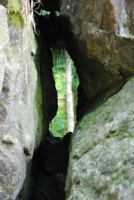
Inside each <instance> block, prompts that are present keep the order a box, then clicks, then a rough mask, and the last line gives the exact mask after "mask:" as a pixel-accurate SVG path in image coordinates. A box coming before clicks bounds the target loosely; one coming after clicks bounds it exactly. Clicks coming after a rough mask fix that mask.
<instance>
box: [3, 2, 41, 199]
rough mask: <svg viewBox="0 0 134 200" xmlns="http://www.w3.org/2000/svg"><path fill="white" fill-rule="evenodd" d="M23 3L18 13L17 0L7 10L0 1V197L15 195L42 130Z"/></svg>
mask: <svg viewBox="0 0 134 200" xmlns="http://www.w3.org/2000/svg"><path fill="white" fill-rule="evenodd" d="M0 2H1V1H0ZM2 2H3V1H2ZM15 3H16V4H15ZM0 4H1V3H0ZM17 6H18V7H17ZM22 6H23V7H22V8H23V10H21V13H20V14H19V13H18V12H19V11H20V8H21V5H18V1H9V5H8V10H7V8H6V7H4V6H3V5H0V200H9V199H10V200H15V199H16V196H17V194H18V193H19V191H20V189H21V188H22V185H23V181H24V178H25V173H26V166H27V163H28V161H29V160H30V159H31V157H32V155H33V151H34V148H35V147H37V145H38V144H39V142H40V140H41V134H42V130H41V123H42V119H41V118H42V115H41V110H40V108H41V97H40V94H39V90H40V86H39V82H38V78H37V70H36V67H35V64H34V60H33V59H34V55H35V54H36V48H37V47H36V43H35V38H34V35H33V30H32V28H31V16H30V13H29V12H28V8H29V6H28V4H27V5H26V4H25V5H22ZM14 9H15V10H14ZM22 11H23V12H22ZM22 13H23V16H21V18H20V15H22ZM9 15H10V19H9ZM11 16H12V17H11ZM22 18H23V22H24V27H21V26H20V24H21V25H22V23H20V22H19V20H22ZM11 19H12V20H11ZM15 20H16V21H15ZM31 54H32V55H33V57H32V56H31Z"/></svg>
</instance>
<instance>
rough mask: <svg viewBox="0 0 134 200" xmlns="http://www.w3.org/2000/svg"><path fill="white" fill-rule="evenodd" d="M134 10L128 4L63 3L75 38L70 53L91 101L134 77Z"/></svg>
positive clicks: (110, 0)
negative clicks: (129, 77)
mask: <svg viewBox="0 0 134 200" xmlns="http://www.w3.org/2000/svg"><path fill="white" fill-rule="evenodd" d="M133 9H134V4H133V2H132V1H126V2H125V1H124V0H122V1H121V0H99V1H98V0H79V1H77V0H73V1H72V0H63V1H62V6H61V13H62V14H63V15H64V16H66V17H68V18H69V20H70V29H71V31H72V35H73V38H74V39H73V40H71V41H70V42H69V44H68V49H69V52H70V55H71V57H72V58H73V60H74V62H75V65H76V67H77V68H78V75H79V79H80V85H81V89H82V90H83V94H84V95H85V98H86V99H87V100H88V101H91V100H93V99H94V98H96V96H98V95H100V94H101V93H103V92H105V91H106V90H108V89H109V88H110V87H112V86H113V85H117V84H119V83H121V82H122V81H123V80H124V79H125V78H126V77H128V76H130V75H133V74H134V59H133V56H134V35H133V34H132V30H133V27H134V26H133V16H132V15H133ZM129 24H131V30H129V27H130V25H129ZM72 43H73V45H72ZM71 45H72V47H71ZM74 46H75V48H74ZM76 46H77V47H76ZM74 52H75V56H74Z"/></svg>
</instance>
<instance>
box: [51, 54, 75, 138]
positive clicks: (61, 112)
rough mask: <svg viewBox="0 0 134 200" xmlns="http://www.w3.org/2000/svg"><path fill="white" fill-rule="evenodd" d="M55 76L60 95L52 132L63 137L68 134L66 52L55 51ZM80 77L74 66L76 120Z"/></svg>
mask: <svg viewBox="0 0 134 200" xmlns="http://www.w3.org/2000/svg"><path fill="white" fill-rule="evenodd" d="M53 60H54V67H53V75H54V79H55V84H56V89H57V93H58V112H57V115H56V116H55V118H54V119H53V120H52V122H51V124H50V131H51V132H52V134H53V135H54V136H57V137H63V136H64V135H65V134H66V133H67V115H66V75H65V73H66V50H57V51H53ZM77 87H78V77H77V73H76V69H75V67H74V66H72V93H73V100H74V113H75V118H76V112H75V108H76V104H77Z"/></svg>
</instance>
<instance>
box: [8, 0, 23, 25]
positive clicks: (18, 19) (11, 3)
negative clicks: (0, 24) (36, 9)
mask: <svg viewBox="0 0 134 200" xmlns="http://www.w3.org/2000/svg"><path fill="white" fill-rule="evenodd" d="M23 9H25V8H22V6H21V3H20V0H8V19H9V24H12V25H15V26H17V27H18V28H23V27H24V19H23Z"/></svg>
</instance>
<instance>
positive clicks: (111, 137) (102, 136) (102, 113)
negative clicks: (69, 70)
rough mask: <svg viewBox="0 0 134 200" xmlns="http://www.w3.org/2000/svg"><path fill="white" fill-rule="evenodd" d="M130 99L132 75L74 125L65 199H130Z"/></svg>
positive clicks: (133, 112)
mask: <svg viewBox="0 0 134 200" xmlns="http://www.w3.org/2000/svg"><path fill="white" fill-rule="evenodd" d="M133 99H134V78H132V79H131V80H129V81H128V82H127V83H126V84H125V86H124V87H123V88H122V89H121V91H120V92H118V93H117V94H115V95H114V96H112V97H110V98H109V99H108V100H107V101H106V102H105V103H103V104H102V105H100V106H99V107H97V108H96V109H95V110H94V111H93V112H91V113H89V114H87V115H86V116H85V117H84V118H83V119H82V120H81V121H80V122H79V124H78V125H77V128H76V130H75V132H74V134H73V137H72V144H71V154H70V162H69V170H68V177H67V183H66V192H67V200H81V199H83V200H111V199H112V200H126V199H128V200H133V199H134V167H133V166H134V123H133V122H134V101H133Z"/></svg>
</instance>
